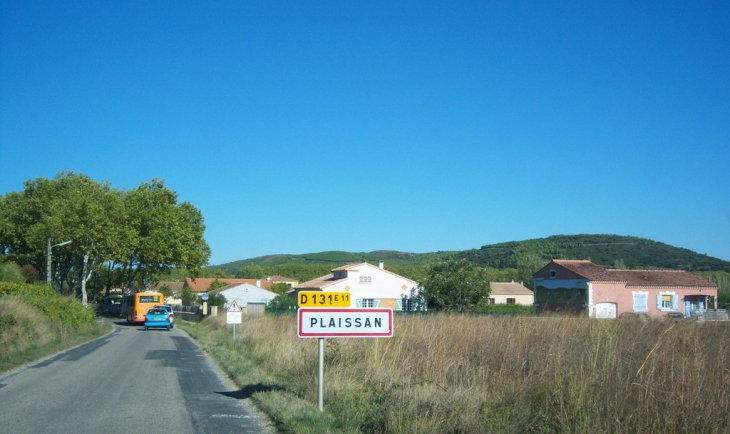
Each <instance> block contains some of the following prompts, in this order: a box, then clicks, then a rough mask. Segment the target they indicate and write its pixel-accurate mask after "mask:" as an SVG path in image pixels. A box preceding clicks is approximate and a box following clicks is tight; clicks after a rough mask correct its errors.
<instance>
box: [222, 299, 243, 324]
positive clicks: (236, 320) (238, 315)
mask: <svg viewBox="0 0 730 434" xmlns="http://www.w3.org/2000/svg"><path fill="white" fill-rule="evenodd" d="M242 316H243V311H242V310H241V308H240V307H239V306H238V303H236V300H233V301H232V302H231V305H230V306H228V311H227V312H226V324H241V322H243V318H242Z"/></svg>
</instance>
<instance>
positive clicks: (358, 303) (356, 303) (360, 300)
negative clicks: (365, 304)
mask: <svg viewBox="0 0 730 434" xmlns="http://www.w3.org/2000/svg"><path fill="white" fill-rule="evenodd" d="M355 307H362V298H358V299H355Z"/></svg>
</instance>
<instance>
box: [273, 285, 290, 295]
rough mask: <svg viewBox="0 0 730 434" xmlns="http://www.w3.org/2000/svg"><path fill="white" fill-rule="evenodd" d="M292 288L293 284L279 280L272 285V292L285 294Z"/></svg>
mask: <svg viewBox="0 0 730 434" xmlns="http://www.w3.org/2000/svg"><path fill="white" fill-rule="evenodd" d="M290 290H291V286H289V285H288V284H286V283H284V282H277V283H274V284H273V285H271V292H275V293H277V294H285V293H286V292H287V291H290Z"/></svg>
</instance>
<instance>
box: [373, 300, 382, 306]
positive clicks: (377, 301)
mask: <svg viewBox="0 0 730 434" xmlns="http://www.w3.org/2000/svg"><path fill="white" fill-rule="evenodd" d="M373 307H380V299H379V298H376V299H375V300H373Z"/></svg>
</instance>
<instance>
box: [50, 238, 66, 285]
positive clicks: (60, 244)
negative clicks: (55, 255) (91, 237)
mask: <svg viewBox="0 0 730 434" xmlns="http://www.w3.org/2000/svg"><path fill="white" fill-rule="evenodd" d="M70 242H71V241H70V240H69V241H64V242H62V243H58V244H54V245H51V239H50V238H49V239H48V243H47V244H46V285H48V286H51V249H53V248H54V247H58V246H65V245H66V244H69V243H70Z"/></svg>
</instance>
